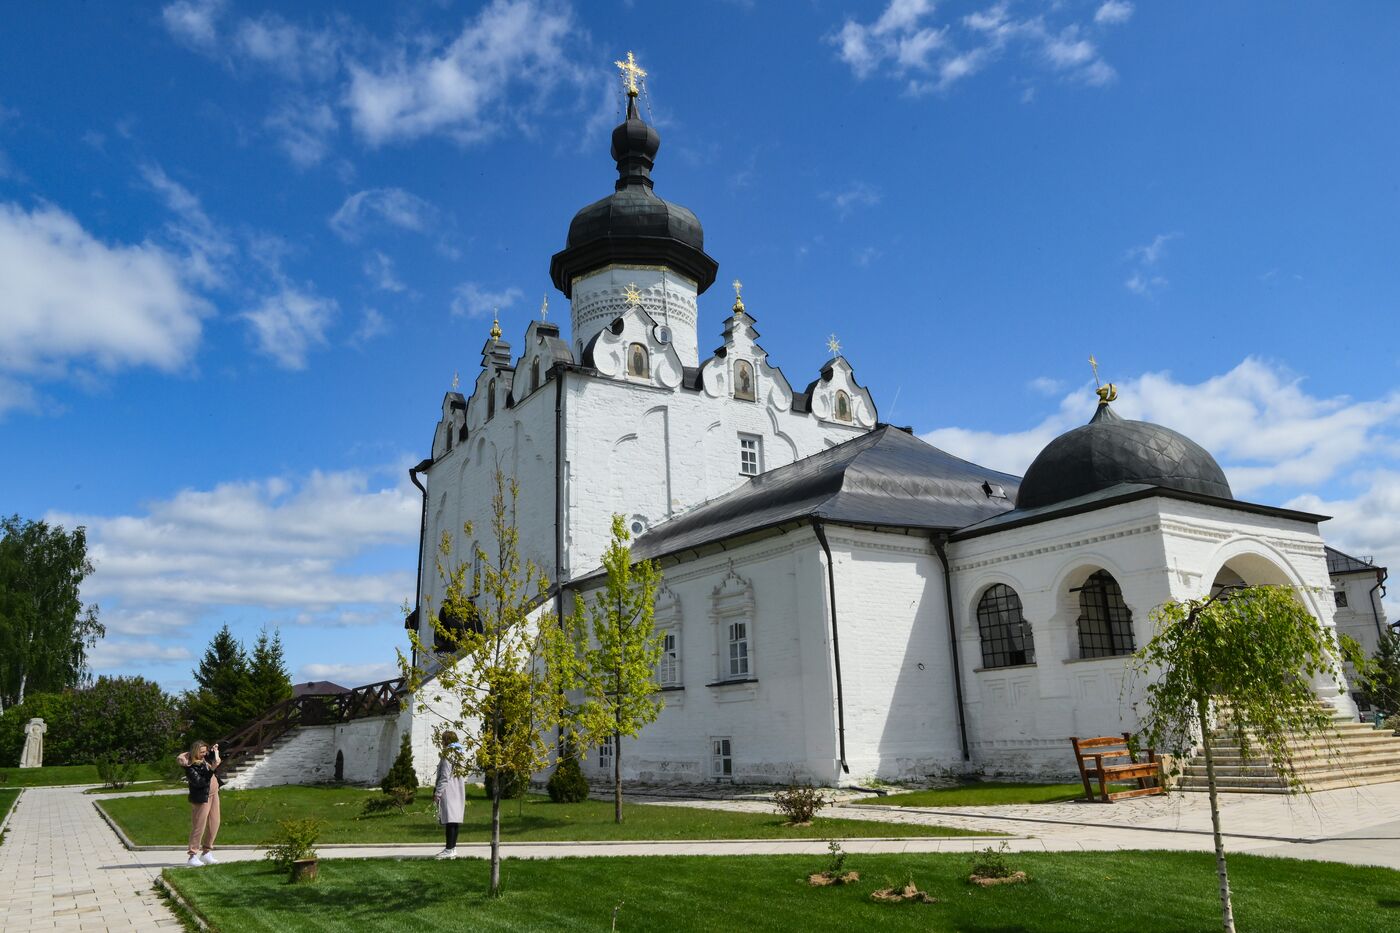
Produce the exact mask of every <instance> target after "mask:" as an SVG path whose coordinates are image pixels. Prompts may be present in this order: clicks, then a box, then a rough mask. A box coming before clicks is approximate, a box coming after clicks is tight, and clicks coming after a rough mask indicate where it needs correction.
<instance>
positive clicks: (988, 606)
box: [977, 583, 1035, 667]
mask: <svg viewBox="0 0 1400 933" xmlns="http://www.w3.org/2000/svg"><path fill="white" fill-rule="evenodd" d="M977 628H978V629H979V630H980V631H981V634H982V666H983V667H1012V666H1013V665H1016V664H1034V663H1035V640H1034V639H1033V638H1032V637H1031V626H1030V623H1029V622H1027V621H1026V619H1025V617H1024V616H1023V615H1021V597H1019V596H1017V595H1016V591H1015V590H1013V589H1012V588H1011V587H1009V586H1007V585H1006V584H1004V583H995V584H993V585H992V586H990V587H988V588H987V592H985V593H983V594H982V599H981V600H980V601H979V602H978V603H977Z"/></svg>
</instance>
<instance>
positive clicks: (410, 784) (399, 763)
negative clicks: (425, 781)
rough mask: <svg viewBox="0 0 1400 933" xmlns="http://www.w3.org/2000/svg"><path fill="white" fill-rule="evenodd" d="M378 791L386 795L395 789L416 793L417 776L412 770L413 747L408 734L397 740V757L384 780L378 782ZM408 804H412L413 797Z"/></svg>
mask: <svg viewBox="0 0 1400 933" xmlns="http://www.w3.org/2000/svg"><path fill="white" fill-rule="evenodd" d="M379 789H380V790H382V791H384V793H386V794H388V793H391V792H393V791H394V790H395V789H403V790H409V791H412V792H413V793H414V794H416V793H417V792H418V775H417V773H416V772H414V770H413V746H412V744H411V742H410V738H409V735H408V733H404V736H403V738H402V739H400V740H399V756H398V757H397V758H395V759H394V764H393V766H392V767H391V768H389V773H388V774H386V775H384V780H382V781H380V782H379ZM409 802H410V803H412V802H413V797H412V796H410V797H409Z"/></svg>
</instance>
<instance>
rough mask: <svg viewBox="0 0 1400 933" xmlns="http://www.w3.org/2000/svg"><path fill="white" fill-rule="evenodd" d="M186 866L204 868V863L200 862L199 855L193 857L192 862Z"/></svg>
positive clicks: (191, 857)
mask: <svg viewBox="0 0 1400 933" xmlns="http://www.w3.org/2000/svg"><path fill="white" fill-rule="evenodd" d="M185 864H186V865H188V866H190V867H191V868H202V867H203V866H204V863H203V862H201V861H200V860H199V856H198V855H191V856H190V860H189V861H188V862H186V863H185Z"/></svg>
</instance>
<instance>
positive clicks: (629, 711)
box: [562, 515, 662, 823]
mask: <svg viewBox="0 0 1400 933" xmlns="http://www.w3.org/2000/svg"><path fill="white" fill-rule="evenodd" d="M630 539H631V536H630V535H629V534H628V532H627V525H626V523H625V522H624V521H623V518H622V516H621V515H614V516H613V522H612V541H611V542H610V543H609V544H608V549H607V550H606V551H605V552H604V553H603V568H604V570H606V572H607V580H606V583H605V584H604V585H603V587H602V588H601V589H599V590H598V592H597V593H596V594H594V597H593V603H592V605H587V604H585V602H584V599H583V596H582V595H579V594H575V596H574V615H573V617H572V618H571V619H569V620H568V621H567V622H566V626H565V628H566V632H567V635H568V637H569V639H570V646H571V648H572V650H571V651H569V652H567V653H562V654H564V656H566V657H567V658H568V659H569V660H570V661H571V662H572V664H573V671H572V673H571V675H570V680H572V681H573V682H574V683H576V684H577V685H578V688H579V689H580V691H581V692H582V694H583V699H582V701H581V702H580V703H579V704H578V705H577V706H576V707H575V708H574V710H573V711H572V715H571V717H570V728H571V729H572V731H573V732H574V734H575V737H576V741H578V743H579V744H580V745H582V746H589V745H597V744H599V741H600V740H609V741H611V743H612V753H613V759H612V760H613V820H614V821H615V822H618V823H621V822H622V738H623V736H627V737H629V738H636V737H637V735H638V734H640V732H641V730H642V728H643V727H644V726H646V725H648V724H650V723H652V722H655V721H656V717H657V716H658V715H659V714H660V712H661V707H662V702H661V698H660V697H659V696H658V693H659V691H660V686H659V685H658V684H657V682H656V664H657V662H658V661H659V660H660V659H661V650H662V642H661V638H660V636H659V635H658V634H657V632H656V626H655V615H656V587H657V584H658V583H659V582H660V579H661V572H660V571H659V570H658V569H657V567H656V564H655V563H653V562H652V561H641V562H639V563H636V564H634V563H632V551H631V548H630V547H629V546H628V543H627V542H628V541H629V540H630ZM585 620H586V621H585Z"/></svg>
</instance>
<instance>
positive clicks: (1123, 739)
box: [1070, 732, 1166, 803]
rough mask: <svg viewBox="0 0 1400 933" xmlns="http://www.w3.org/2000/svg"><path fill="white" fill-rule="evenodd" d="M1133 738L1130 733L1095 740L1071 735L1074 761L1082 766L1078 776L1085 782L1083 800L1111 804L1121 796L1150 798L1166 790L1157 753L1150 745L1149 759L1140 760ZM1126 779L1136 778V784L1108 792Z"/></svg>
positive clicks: (1134, 779)
mask: <svg viewBox="0 0 1400 933" xmlns="http://www.w3.org/2000/svg"><path fill="white" fill-rule="evenodd" d="M1131 738H1132V733H1130V732H1124V733H1123V734H1122V735H1121V736H1115V735H1105V736H1099V737H1098V738H1092V739H1081V738H1079V737H1077V736H1074V737H1071V738H1070V743H1071V744H1072V745H1074V760H1075V762H1076V763H1078V765H1079V776H1080V778H1081V779H1083V781H1084V799H1086V800H1097V801H1099V802H1100V803H1112V802H1113V801H1115V800H1117V799H1118V798H1120V797H1150V796H1152V795H1153V794H1162V793H1165V792H1166V788H1165V787H1164V786H1163V784H1162V766H1161V762H1159V761H1158V760H1157V753H1156V752H1155V751H1153V750H1152V749H1150V748H1149V749H1148V750H1147V760H1146V761H1138V760H1137V755H1136V754H1135V753H1134V752H1133V749H1132V746H1131V745H1130V744H1129V740H1130V739H1131ZM1115 759H1126V760H1122V761H1115ZM1095 781H1097V782H1098V785H1099V787H1098V791H1097V792H1095V790H1094V783H1093V782H1095ZM1126 781H1136V782H1137V787H1135V788H1133V789H1131V790H1120V791H1116V792H1114V793H1109V790H1108V785H1110V784H1113V783H1115V782H1126Z"/></svg>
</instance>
